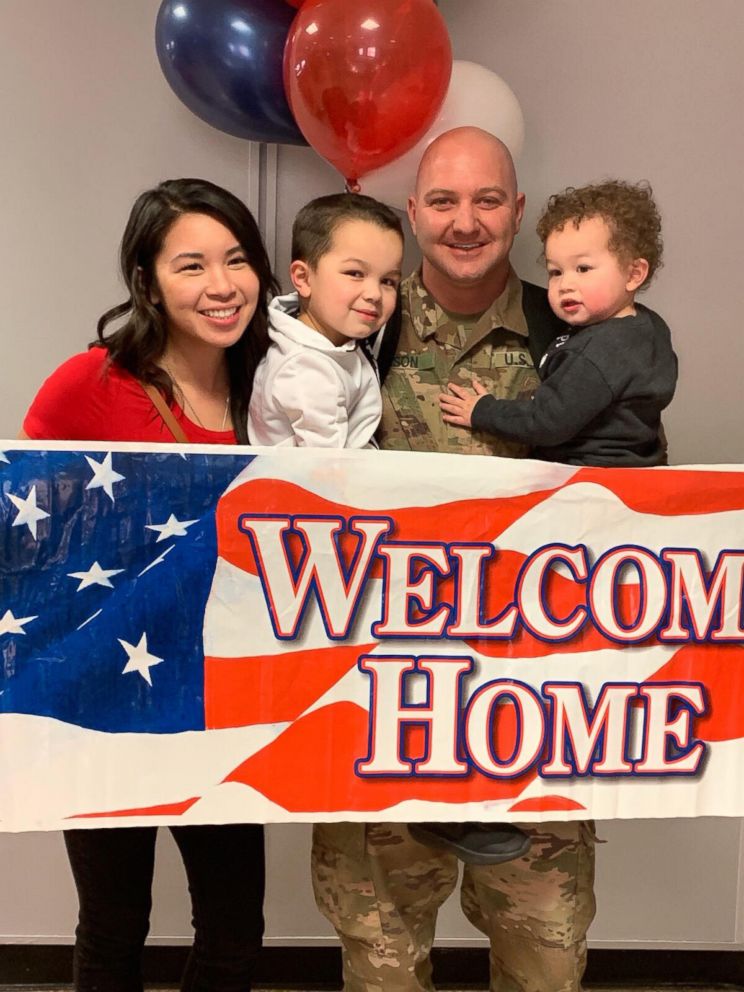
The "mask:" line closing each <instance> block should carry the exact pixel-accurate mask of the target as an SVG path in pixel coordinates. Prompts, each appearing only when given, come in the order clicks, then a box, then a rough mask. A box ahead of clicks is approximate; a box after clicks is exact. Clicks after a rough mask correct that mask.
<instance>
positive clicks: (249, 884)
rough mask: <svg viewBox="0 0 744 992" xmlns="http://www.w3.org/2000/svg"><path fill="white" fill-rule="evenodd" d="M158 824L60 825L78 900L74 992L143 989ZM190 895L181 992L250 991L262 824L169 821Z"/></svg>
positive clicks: (258, 926) (259, 912)
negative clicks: (189, 941) (189, 938)
mask: <svg viewBox="0 0 744 992" xmlns="http://www.w3.org/2000/svg"><path fill="white" fill-rule="evenodd" d="M156 830H157V828H156V827H127V828H114V829H107V830H67V831H65V844H66V846H67V854H68V856H69V859H70V865H71V867H72V873H73V876H74V878H75V885H76V886H77V891H78V897H79V900H80V916H79V922H78V927H77V930H76V932H75V933H76V937H77V940H76V943H75V956H74V968H75V988H76V989H77V990H78V992H142V948H143V945H144V941H145V937H146V936H147V932H148V929H149V926H150V907H151V905H152V897H151V888H152V873H153V867H154V860H155V835H156ZM171 833H172V834H173V837H174V839H175V841H176V843H177V844H178V847H179V849H180V851H181V857H182V858H183V863H184V867H185V868H186V875H187V878H188V883H189V892H190V894H191V908H192V920H193V924H194V944H193V947H192V948H191V953H190V955H189V958H188V962H187V965H186V971H185V973H184V975H183V979H182V982H181V989H182V990H184V992H247V990H248V989H250V987H251V976H252V973H253V964H254V961H255V958H256V955H257V954H258V952H259V949H260V947H261V938H262V936H263V894H264V848H263V827H261V826H258V825H256V824H231V825H228V826H204V827H202V826H194V827H171Z"/></svg>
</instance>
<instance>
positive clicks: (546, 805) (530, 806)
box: [509, 796, 586, 813]
mask: <svg viewBox="0 0 744 992" xmlns="http://www.w3.org/2000/svg"><path fill="white" fill-rule="evenodd" d="M563 809H586V806H582V804H581V803H577V802H576V800H575V799H567V798H566V797H565V796H535V798H534V799H521V800H520V801H519V802H517V803H514V804H513V805H512V806H510V807H509V812H510V813H538V812H540V813H545V812H551V813H552V812H557V811H558V810H563Z"/></svg>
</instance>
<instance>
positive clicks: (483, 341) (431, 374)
mask: <svg viewBox="0 0 744 992" xmlns="http://www.w3.org/2000/svg"><path fill="white" fill-rule="evenodd" d="M401 305H402V306H401V314H400V332H399V337H398V340H397V345H396V347H395V353H394V355H391V359H392V361H391V364H390V369H389V372H388V374H387V377H386V379H385V383H384V386H383V412H382V422H381V424H380V428H379V431H378V434H377V437H378V440H379V442H380V447H382V448H392V449H396V450H404V451H439V452H456V453H460V454H469V455H502V456H510V457H521V456H524V455H526V454H528V452H529V448H528V447H527V446H526V445H524V444H521V443H519V442H517V441H512V440H508V439H506V438H501V437H499V436H495V435H493V434H486V433H482V432H478V431H470V430H467V429H466V428H462V427H454V426H452V425H450V424H445V423H444V421H443V420H442V414H441V411H440V408H439V400H438V396H439V394H440V392H443V391H444V390H445V389H446V386H447V383H448V382H456V383H458V384H460V385H464V386H470V384H471V382H472V379H473V377H474V376H475V377H477V378H478V380H479V381H480V382H481V383H482V384H483V385H484V386H485V387H486V389H487V390H488V391H489V393H491V394H492V395H493V396H495V397H496V398H498V399H528V398H529V397H531V396H532V393H533V392H534V391H535V389H536V387H537V385H538V382H539V378H538V375H537V372H536V371H535V361H537V360H539V357H540V355H541V354H542V353H543V351H544V350H545V349H546V348H547V346H548V344H549V343H550V341H551V340H552V339H553V338H554V337H555V336H557V335H558V334H559V333H560V332H561V329H562V327H563V325H562V324H561V323H560V322H559V321H558V320H557V318H554V317H553V316H552V314H551V313H550V311H549V308H548V306H547V299H546V294H545V291H544V290H541V289H539V287H536V286H531V285H530V284H528V283H524V284H523V283H521V282H520V280H519V279H518V278H517V276H516V274H515V273H514V272H513V271H511V272H510V274H509V279H508V281H507V284H506V288H505V289H504V292H503V293H502V294H501V296H499V297H498V299H496V300H494V302H493V303H492V304H491V306H490V307H489V308H488V310H486V311H485V313H483V314H481V315H480V317H478V318H477V319H475V320H469V319H466V318H463V319H462V320H459V319H458V318H457V317H453V316H451V315H449V314H448V313H446V312H445V311H444V310H442V308H441V307H440V306H439V305H438V304H437V303H436V302H435V301H434V299H433V298H432V297H431V296H430V295H429V293H428V292H427V290H426V288H425V287H424V284H423V282H422V281H421V275H420V273H419V272H414V273H413V275H411V276H409V277H408V279H405V280H404V282H403V283H402V285H401ZM526 312H527V316H526V315H525V314H526ZM528 318H529V325H530V326H529V328H528ZM391 323H392V324H395V323H396V321H395V319H393V320H392V321H391ZM395 330H397V327H395V328H394V330H393V333H395ZM386 333H387V331H386Z"/></svg>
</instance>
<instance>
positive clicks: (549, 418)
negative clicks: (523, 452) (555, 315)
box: [471, 353, 613, 447]
mask: <svg viewBox="0 0 744 992" xmlns="http://www.w3.org/2000/svg"><path fill="white" fill-rule="evenodd" d="M612 402H613V393H612V390H611V389H610V387H609V385H608V384H607V381H606V379H605V378H604V376H603V375H602V373H601V372H600V370H599V369H598V368H597V366H596V365H595V364H594V363H593V362H592V361H590V360H589V359H587V358H586V357H585V356H584V355H580V354H577V355H572V354H570V353H566V354H565V355H564V356H563V361H562V362H561V363H560V365H558V367H557V368H556V369H555V371H553V372H552V373H551V374H550V376H549V377H548V378H547V379H545V380H544V381H543V382H541V383H540V385H539V386H538V387H537V389H536V390H535V393H534V396H533V397H532V399H531V400H497V399H495V397H493V396H490V395H487V396H481V398H480V399H479V400H478V401H477V403H476V404H475V406H474V408H473V412H472V418H471V422H472V427H473V430H479V431H486V432H487V433H489V434H505V435H506V436H507V437H512V438H515V439H516V440H518V441H523V442H525V443H527V444H530V445H540V446H541V447H548V446H551V445H556V444H564V443H565V442H566V441H570V440H571V438H573V437H576V435H577V434H578V433H579V432H580V431H581V430H582V429H583V428H584V427H586V425H587V424H588V423H590V422H591V421H592V420H594V418H595V417H596V416H597V415H598V414H600V413H601V412H602V411H603V410H605V409H606V408H607V407H608V406H609V405H610V404H611V403H612Z"/></svg>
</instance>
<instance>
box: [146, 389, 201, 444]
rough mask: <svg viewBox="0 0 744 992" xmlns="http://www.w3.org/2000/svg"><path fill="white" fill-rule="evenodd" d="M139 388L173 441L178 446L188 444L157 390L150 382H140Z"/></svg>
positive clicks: (181, 429)
mask: <svg viewBox="0 0 744 992" xmlns="http://www.w3.org/2000/svg"><path fill="white" fill-rule="evenodd" d="M140 386H142V388H143V389H144V391H145V392H146V393H147V395H148V396H149V397H150V400H151V401H152V405H153V406H154V407H155V409H156V410H157V411H158V413H159V414H160V416H161V417H162V419H163V423H164V424H165V426H166V427H167V428H168V430H169V431H170V432H171V434H172V435H173V437H174V438H175V440H176V441H178V443H179V444H188V443H189V439H188V438H187V437H186V435H185V434H184V432H183V428H182V427H181V425H180V424H179V423H178V421H177V420H176V418H175V417H174V416H173V413H172V411H171V409H170V407H169V406H168V404H167V403H166V402H165V399H164V398H163V394H162V393H161V392H159V390H157V389H156V388H155V386H153V385H152V383H151V382H140Z"/></svg>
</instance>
